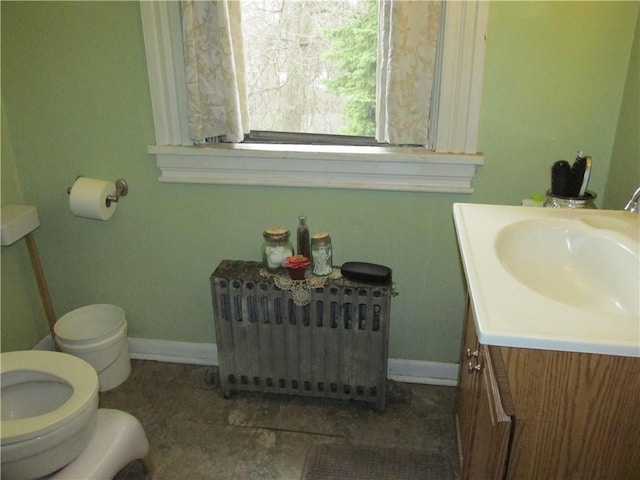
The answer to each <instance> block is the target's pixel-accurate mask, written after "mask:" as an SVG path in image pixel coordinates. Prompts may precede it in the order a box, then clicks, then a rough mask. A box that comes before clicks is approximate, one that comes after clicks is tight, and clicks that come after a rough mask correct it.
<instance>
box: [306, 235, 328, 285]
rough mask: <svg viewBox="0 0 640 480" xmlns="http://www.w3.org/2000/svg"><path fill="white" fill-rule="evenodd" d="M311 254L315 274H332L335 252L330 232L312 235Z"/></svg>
mask: <svg viewBox="0 0 640 480" xmlns="http://www.w3.org/2000/svg"><path fill="white" fill-rule="evenodd" d="M311 256H312V257H313V259H312V260H313V274H314V275H319V276H326V275H330V274H331V272H332V270H333V252H332V250H331V237H330V236H329V234H328V233H324V232H323V233H316V234H315V235H314V236H313V237H311Z"/></svg>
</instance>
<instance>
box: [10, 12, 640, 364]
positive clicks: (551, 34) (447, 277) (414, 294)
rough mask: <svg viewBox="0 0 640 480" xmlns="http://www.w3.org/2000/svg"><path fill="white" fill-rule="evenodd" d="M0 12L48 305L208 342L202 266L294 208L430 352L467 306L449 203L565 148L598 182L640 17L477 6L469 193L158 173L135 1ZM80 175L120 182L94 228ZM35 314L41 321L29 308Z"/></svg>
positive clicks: (499, 198) (250, 251) (150, 334)
mask: <svg viewBox="0 0 640 480" xmlns="http://www.w3.org/2000/svg"><path fill="white" fill-rule="evenodd" d="M1 8H2V97H3V102H4V106H5V110H6V118H7V119H8V128H7V130H8V131H7V132H5V129H4V128H3V138H4V137H5V135H6V136H7V137H8V138H10V141H11V145H12V147H13V158H14V160H15V167H16V170H17V173H18V178H19V184H20V188H21V189H22V193H23V198H24V201H25V202H26V203H30V204H34V205H36V206H37V207H38V211H39V214H40V218H41V223H42V226H41V228H40V229H39V230H38V231H37V232H36V239H37V241H38V244H39V247H40V253H41V256H42V261H43V265H44V269H45V273H46V275H47V279H48V281H49V288H50V290H51V294H52V298H53V303H54V307H55V309H56V312H57V314H58V315H59V316H60V315H62V314H64V313H65V312H67V311H69V310H71V309H74V308H77V307H79V306H82V305H87V304H91V303H101V302H108V303H115V304H118V305H120V306H121V307H122V308H124V310H125V311H126V313H127V319H128V323H129V334H130V336H133V337H142V338H154V339H167V340H177V341H188V342H213V341H214V340H215V337H214V333H213V314H212V307H211V299H210V291H209V283H208V280H209V275H210V274H211V272H212V271H213V269H214V268H215V266H216V265H217V264H218V263H219V262H220V260H222V259H227V258H229V259H255V260H258V259H259V247H260V244H261V241H262V237H261V234H262V231H263V229H264V228H265V227H266V226H269V225H272V224H284V225H287V226H289V227H290V228H291V229H293V228H295V225H296V219H297V216H298V215H299V214H302V213H304V214H306V215H307V216H308V217H309V223H310V226H311V230H312V231H319V230H328V231H330V232H331V235H332V238H333V242H334V250H335V261H336V263H343V262H345V261H349V260H365V261H370V262H378V263H383V264H386V265H389V266H390V267H392V268H393V271H394V279H395V282H396V285H397V289H398V290H399V292H400V295H399V296H398V297H396V298H395V299H394V301H393V306H392V326H391V339H390V354H391V356H392V357H395V358H406V359H415V360H430V361H441V362H455V361H456V359H457V351H458V348H459V342H460V333H461V332H460V330H461V324H462V316H463V309H464V288H463V277H462V271H461V268H460V263H459V258H458V253H457V245H456V240H455V234H454V228H453V221H452V214H451V211H452V204H453V203H454V202H485V203H501V204H519V202H520V200H521V199H522V198H524V197H527V196H529V195H531V194H533V193H537V192H544V190H545V189H546V188H547V186H548V184H549V178H548V177H549V168H550V167H551V164H552V163H553V161H555V160H556V159H558V158H567V159H571V158H573V156H574V154H575V151H576V150H577V149H583V150H585V151H586V152H589V153H590V154H591V155H592V156H593V158H594V161H595V167H594V173H593V180H592V184H591V186H592V188H593V190H595V191H597V192H599V193H601V192H603V191H604V187H605V184H606V180H607V173H608V171H609V163H610V160H611V158H612V150H613V145H614V138H615V132H616V124H617V122H618V118H619V115H620V104H621V101H622V97H623V91H624V85H625V81H626V78H627V68H628V65H629V55H630V52H631V44H632V38H633V33H634V28H635V26H636V18H637V15H638V4H637V3H626V2H621V3H611V2H602V3H597V2H595V3H591V2H587V3H573V2H569V3H564V2H553V3H542V2H517V3H510V2H496V3H492V4H491V8H490V20H489V36H488V44H487V62H486V68H485V83H484V100H483V108H482V115H481V131H480V145H481V149H482V151H483V152H484V153H485V155H486V165H485V166H483V167H481V168H480V171H479V174H478V177H477V179H476V182H475V188H476V193H474V194H473V195H452V194H451V195H449V194H419V193H396V192H393V193H392V192H375V191H371V192H368V191H344V190H331V189H326V190H317V189H296V188H269V187H236V186H216V185H176V184H160V183H159V182H158V181H157V177H158V171H157V169H156V167H155V165H154V159H153V158H152V157H151V156H150V155H148V154H147V153H146V146H147V145H148V144H152V143H153V141H154V135H153V123H152V116H151V106H150V100H149V93H148V86H147V73H146V64H145V55H144V44H143V39H142V28H141V24H140V14H139V7H138V4H137V2H42V3H41V2H15V3H14V2H6V1H4V2H2V3H1ZM3 153H4V152H3ZM80 174H82V175H86V176H90V177H95V178H102V179H113V180H115V179H116V178H118V177H124V178H125V179H126V180H127V181H128V182H129V185H130V193H129V195H128V196H127V197H126V198H124V199H123V201H122V203H121V205H120V206H119V207H118V210H117V212H116V214H115V215H114V217H113V218H112V219H111V220H110V221H109V222H104V223H103V222H97V221H93V220H87V219H80V218H76V217H74V216H73V215H72V214H71V213H70V211H69V208H68V199H67V193H66V189H67V187H68V186H69V185H71V183H72V182H73V180H74V178H75V177H76V176H77V175H80ZM3 187H4V185H3ZM3 201H4V197H3ZM3 260H4V252H3ZM24 268H25V270H26V268H27V267H26V266H25V267H24ZM3 269H4V266H3ZM26 275H27V274H26V273H25V276H26ZM4 281H5V278H4V276H3V292H4V288H5V285H4ZM9 282H11V280H9ZM16 282H20V280H16ZM3 300H5V299H4V294H3ZM5 301H6V300H5ZM33 315H34V316H37V317H39V318H37V321H39V322H41V324H42V325H43V329H42V331H43V332H44V331H46V327H44V326H45V325H46V321H45V317H44V314H43V313H41V312H40V311H38V312H34V313H33ZM19 322H22V320H17V319H14V318H13V317H9V316H6V315H5V311H4V308H3V311H2V327H3V329H2V330H3V349H4V348H5V342H4V337H10V338H12V339H14V340H12V341H11V342H9V343H7V345H9V346H10V347H11V348H29V347H30V346H31V345H33V343H35V342H36V341H37V340H39V339H40V337H38V336H37V335H34V334H33V333H25V332H24V331H23V329H22V328H21V327H20V325H19ZM8 349H9V348H8Z"/></svg>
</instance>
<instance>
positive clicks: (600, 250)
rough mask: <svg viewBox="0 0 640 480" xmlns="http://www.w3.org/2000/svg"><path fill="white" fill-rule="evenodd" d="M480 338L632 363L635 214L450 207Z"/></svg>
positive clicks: (639, 290)
mask: <svg viewBox="0 0 640 480" xmlns="http://www.w3.org/2000/svg"><path fill="white" fill-rule="evenodd" d="M454 219H455V225H456V231H457V235H458V242H459V246H460V252H461V255H462V259H463V263H464V269H465V274H466V277H467V283H468V285H469V294H470V297H471V306H472V308H473V310H474V314H475V319H476V327H477V329H478V336H479V338H480V341H481V342H483V343H486V344H489V345H502V346H513V347H524V348H538V349H547V350H564V351H573V352H586V353H601V354H610V355H624V356H634V357H640V215H637V214H631V213H628V212H624V211H607V210H578V209H550V208H529V207H510V206H497V205H476V204H455V205H454Z"/></svg>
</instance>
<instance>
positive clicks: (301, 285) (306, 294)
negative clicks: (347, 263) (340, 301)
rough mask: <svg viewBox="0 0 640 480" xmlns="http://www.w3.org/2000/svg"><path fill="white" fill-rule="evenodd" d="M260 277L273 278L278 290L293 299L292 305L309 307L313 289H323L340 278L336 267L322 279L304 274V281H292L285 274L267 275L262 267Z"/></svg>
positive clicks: (340, 274)
mask: <svg viewBox="0 0 640 480" xmlns="http://www.w3.org/2000/svg"><path fill="white" fill-rule="evenodd" d="M260 275H261V276H263V277H264V278H273V280H274V282H275V284H276V286H277V287H278V288H279V289H281V290H289V291H290V292H291V296H292V298H293V303H295V304H296V305H298V306H303V305H309V304H310V303H311V292H312V291H313V290H314V289H316V288H322V287H324V286H325V285H326V284H327V282H328V281H329V280H336V279H338V278H340V277H342V273H341V272H340V269H339V268H336V267H333V269H332V270H331V273H330V274H329V275H327V276H324V277H318V276H316V275H313V274H312V273H310V272H306V273H305V278H304V280H292V279H291V277H290V276H289V275H288V274H286V273H285V274H274V273H269V272H268V271H267V269H266V268H264V267H263V268H261V269H260Z"/></svg>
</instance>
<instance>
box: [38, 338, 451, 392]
mask: <svg viewBox="0 0 640 480" xmlns="http://www.w3.org/2000/svg"><path fill="white" fill-rule="evenodd" d="M128 342H129V353H130V355H131V358H134V359H137V360H156V361H158V362H167V363H187V364H191V365H218V348H217V345H216V344H215V343H192V342H174V341H170V340H153V339H147V338H133V337H129V338H128ZM34 349H35V350H53V342H52V340H51V337H50V336H48V335H47V336H46V337H45V338H43V339H42V340H41V341H40V343H38V345H36V346H35V347H34ZM388 377H389V378H390V379H391V380H395V381H398V382H406V383H421V384H425V385H444V386H451V387H453V386H456V385H457V384H458V364H456V363H443V362H427V361H420V360H405V359H402V358H390V359H389V364H388Z"/></svg>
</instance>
